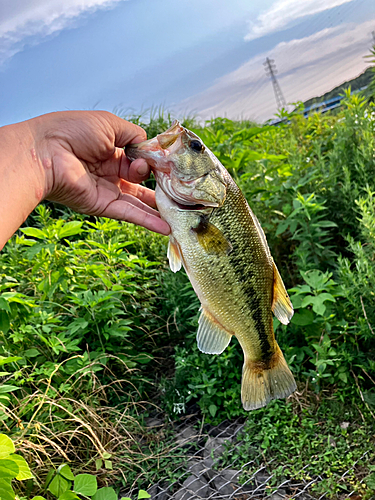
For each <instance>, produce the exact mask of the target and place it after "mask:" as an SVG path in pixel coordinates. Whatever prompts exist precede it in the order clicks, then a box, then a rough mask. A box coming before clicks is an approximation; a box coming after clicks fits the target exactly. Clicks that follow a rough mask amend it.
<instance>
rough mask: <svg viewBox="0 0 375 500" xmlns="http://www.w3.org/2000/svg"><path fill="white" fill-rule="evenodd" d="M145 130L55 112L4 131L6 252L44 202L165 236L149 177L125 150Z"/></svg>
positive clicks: (89, 114)
mask: <svg viewBox="0 0 375 500" xmlns="http://www.w3.org/2000/svg"><path fill="white" fill-rule="evenodd" d="M145 139H146V133H145V131H144V130H143V129H142V128H140V127H138V126H137V125H134V124H132V123H129V122H127V121H125V120H123V119H121V118H118V117H117V116H115V115H112V114H111V113H108V112H105V111H66V112H57V113H50V114H47V115H42V116H40V117H37V118H34V119H31V120H27V121H25V122H22V123H17V124H14V125H9V126H6V127H2V128H0V142H1V144H2V160H1V164H0V178H1V192H0V220H1V222H2V224H1V229H0V249H1V248H2V247H3V246H4V244H5V242H6V241H7V239H8V238H9V237H10V236H11V235H12V234H13V232H14V231H16V229H18V227H19V226H20V225H21V224H22V223H23V222H24V220H25V219H26V218H27V216H28V215H29V214H30V212H31V211H32V210H33V209H34V208H35V206H36V205H37V204H38V203H39V202H40V201H42V200H43V199H48V200H51V201H55V202H58V203H61V204H63V205H66V206H68V207H70V208H72V209H74V210H76V211H78V212H81V213H85V214H89V215H98V216H104V217H110V218H113V219H120V220H126V221H128V222H133V223H134V224H138V225H141V226H144V227H146V228H148V229H151V230H152V231H156V232H159V233H162V234H168V233H169V226H168V224H167V223H166V222H164V221H163V220H162V219H160V217H159V214H158V212H157V211H156V210H154V207H155V194H154V192H153V191H152V190H150V189H147V188H146V187H144V186H140V185H139V184H138V183H140V182H141V181H143V180H145V179H146V178H147V177H148V176H149V173H150V168H149V167H148V165H147V163H146V162H145V161H144V160H142V159H140V160H137V161H135V162H132V163H131V162H130V161H129V160H128V159H127V158H126V156H125V154H124V150H123V148H124V146H126V145H127V144H128V143H130V142H133V143H134V142H135V143H137V142H140V141H142V140H145Z"/></svg>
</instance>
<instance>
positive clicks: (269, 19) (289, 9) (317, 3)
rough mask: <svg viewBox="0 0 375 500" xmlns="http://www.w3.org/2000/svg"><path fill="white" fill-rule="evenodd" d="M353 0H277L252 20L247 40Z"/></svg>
mask: <svg viewBox="0 0 375 500" xmlns="http://www.w3.org/2000/svg"><path fill="white" fill-rule="evenodd" d="M352 1H353V0H277V1H276V2H275V3H274V4H273V5H272V7H271V8H270V9H268V10H267V11H265V12H262V13H261V14H260V15H259V16H258V18H257V20H256V21H255V22H250V23H249V24H250V26H249V27H250V32H249V33H248V34H247V35H246V36H245V40H254V39H255V38H260V37H262V36H264V35H267V34H269V33H273V32H276V31H279V30H281V29H282V28H284V27H286V26H287V25H289V24H290V23H292V22H293V21H295V20H296V19H300V18H301V17H306V16H310V15H312V14H317V13H318V12H322V11H324V10H328V9H332V8H333V7H337V6H339V5H342V4H344V3H348V2H352Z"/></svg>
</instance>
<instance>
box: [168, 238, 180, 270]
mask: <svg viewBox="0 0 375 500" xmlns="http://www.w3.org/2000/svg"><path fill="white" fill-rule="evenodd" d="M167 257H168V260H169V267H170V268H171V271H173V272H174V273H177V271H179V270H180V269H181V265H182V260H181V253H180V249H179V246H178V244H177V241H176V240H175V239H174V238H173V237H172V236H170V237H169V243H168V250H167Z"/></svg>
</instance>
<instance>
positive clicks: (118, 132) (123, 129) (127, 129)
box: [106, 112, 147, 148]
mask: <svg viewBox="0 0 375 500" xmlns="http://www.w3.org/2000/svg"><path fill="white" fill-rule="evenodd" d="M106 119H107V121H108V122H109V124H110V126H111V127H112V129H113V131H114V133H115V146H116V147H118V148H124V147H125V146H126V145H127V144H130V143H133V142H134V143H138V142H142V141H145V140H146V139H147V134H146V131H145V130H144V129H143V128H142V127H139V126H138V125H135V124H134V123H131V122H128V121H127V120H124V119H123V118H119V117H118V116H116V115H113V114H112V113H109V112H106Z"/></svg>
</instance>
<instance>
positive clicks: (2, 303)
mask: <svg viewBox="0 0 375 500" xmlns="http://www.w3.org/2000/svg"><path fill="white" fill-rule="evenodd" d="M0 309H2V310H3V311H7V312H9V313H10V312H11V310H10V307H9V304H8V301H7V300H5V299H4V297H0Z"/></svg>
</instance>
